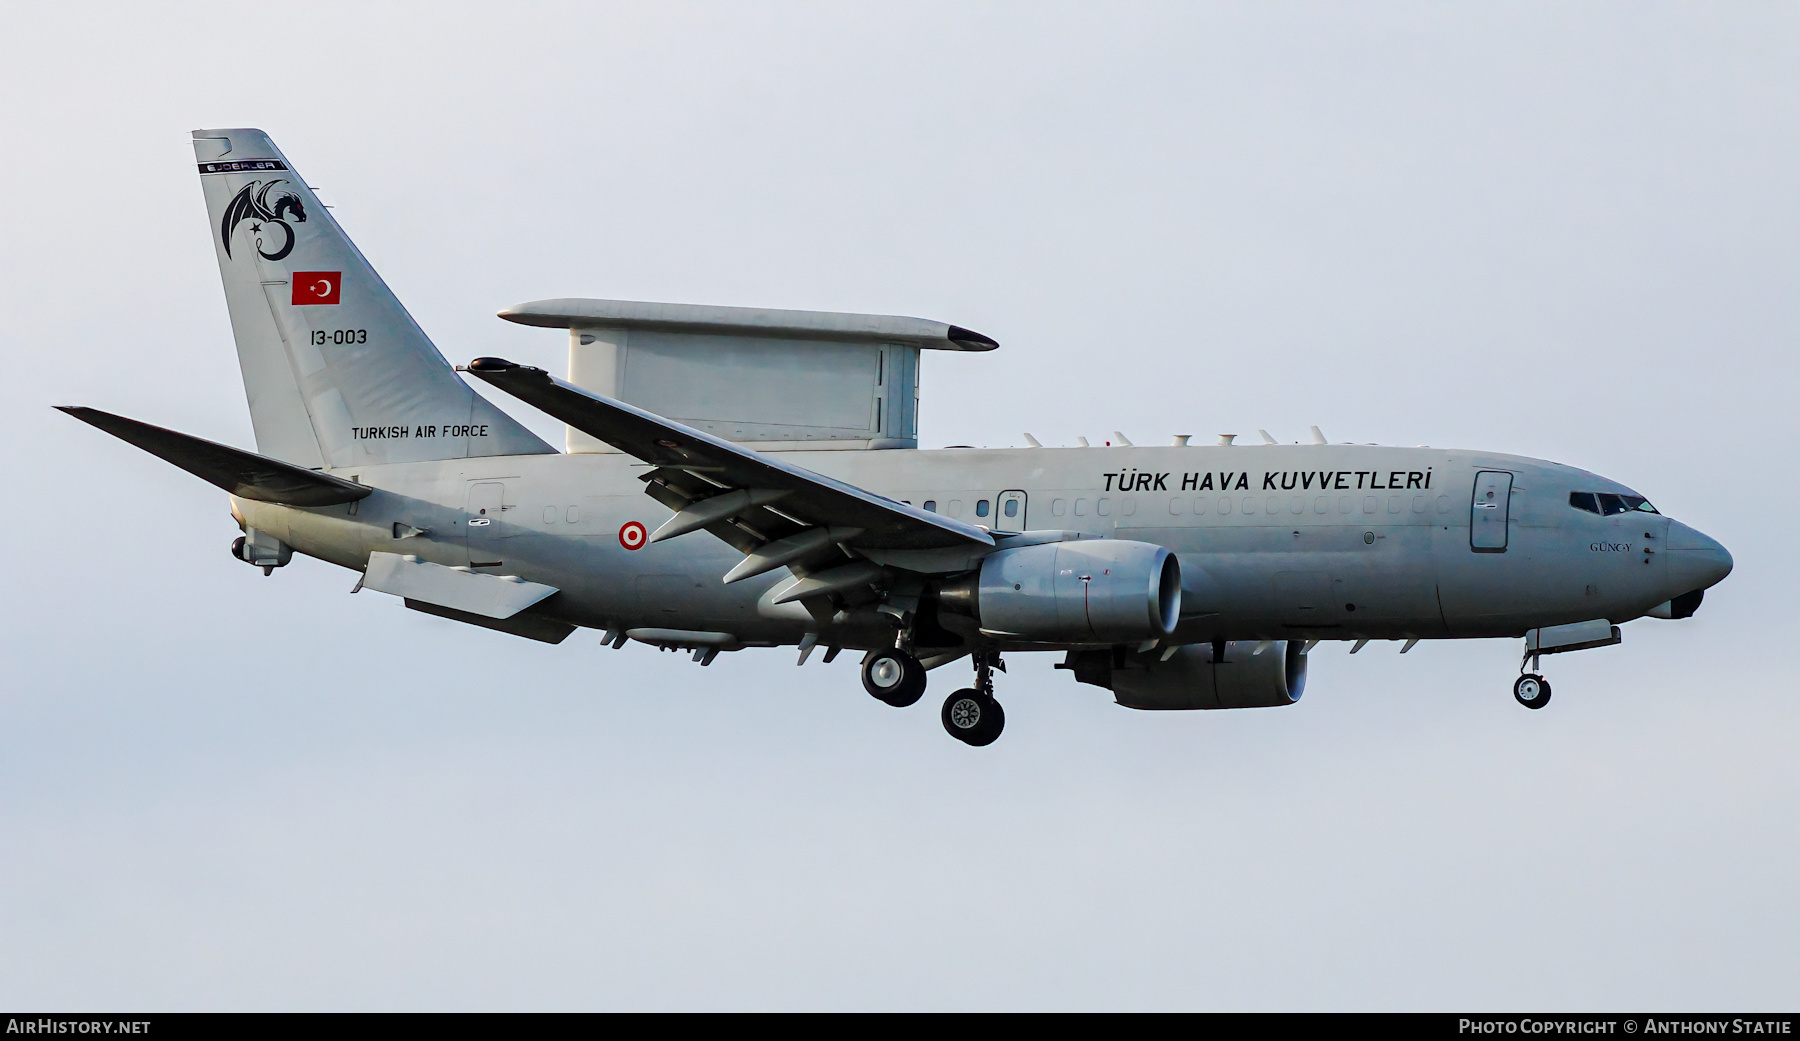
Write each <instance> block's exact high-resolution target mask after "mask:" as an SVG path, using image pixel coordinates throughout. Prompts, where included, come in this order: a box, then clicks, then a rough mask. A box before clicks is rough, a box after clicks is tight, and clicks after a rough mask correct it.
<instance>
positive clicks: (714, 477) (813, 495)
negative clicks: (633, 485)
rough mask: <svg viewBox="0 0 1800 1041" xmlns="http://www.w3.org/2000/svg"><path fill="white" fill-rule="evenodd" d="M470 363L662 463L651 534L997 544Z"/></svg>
mask: <svg viewBox="0 0 1800 1041" xmlns="http://www.w3.org/2000/svg"><path fill="white" fill-rule="evenodd" d="M465 371H467V372H468V373H469V374H470V375H473V376H479V377H480V378H481V379H483V380H486V381H487V382H488V383H491V384H493V385H494V386H496V387H498V388H500V389H501V390H504V391H506V392H507V393H508V394H511V395H512V396H514V397H516V398H518V399H519V400H521V401H524V402H526V403H527V404H529V405H532V406H534V407H535V408H538V409H540V410H542V411H543V412H545V413H548V414H549V415H551V416H553V417H555V418H557V419H560V420H562V421H563V422H564V423H567V424H568V425H570V426H572V427H574V428H576V429H577V430H580V431H582V432H583V433H586V434H589V435H591V436H593V437H596V438H599V439H600V440H601V441H604V442H606V443H607V444H609V445H612V446H613V447H614V448H617V449H618V450H619V451H621V452H624V453H625V454H627V455H631V456H635V457H637V458H638V459H641V460H643V461H644V462H646V463H650V464H652V465H653V466H655V467H656V469H655V470H653V471H651V472H650V473H648V474H646V475H645V477H644V480H645V481H646V483H647V484H649V485H650V487H649V488H647V489H646V491H648V492H649V493H650V495H651V496H652V497H653V498H655V499H657V500H658V501H659V502H662V503H663V504H664V505H666V506H669V508H671V509H673V510H675V511H676V515H675V516H674V517H673V518H671V519H670V520H669V521H668V522H667V523H665V524H664V525H663V526H662V527H661V528H659V529H657V531H656V532H655V533H653V534H651V535H650V539H651V541H657V540H659V539H661V538H673V537H675V536H676V535H681V534H685V533H687V532H689V531H697V530H700V529H701V528H705V529H706V530H707V531H710V532H712V533H713V534H715V535H718V536H719V537H720V538H722V539H725V541H727V542H729V543H731V544H732V545H734V546H736V547H737V548H738V549H739V550H741V551H743V552H745V553H753V552H755V551H757V550H758V549H761V548H763V547H767V546H769V545H770V544H771V543H776V542H780V541H784V540H789V541H791V540H796V539H797V540H800V541H799V542H796V543H795V545H796V546H799V545H802V544H803V543H804V541H805V539H806V536H807V535H808V533H809V532H815V531H818V532H826V533H830V534H831V535H832V538H831V539H830V540H829V541H831V542H849V541H854V543H855V545H856V546H857V547H858V548H859V549H860V548H865V547H866V548H877V547H879V548H881V549H959V548H971V549H972V548H976V547H988V546H992V545H994V539H993V536H991V535H989V534H988V532H987V531H986V530H985V529H983V528H981V527H978V526H976V525H973V524H965V523H963V522H962V521H958V520H954V519H952V518H949V517H945V516H943V515H942V514H937V513H931V512H928V511H926V510H921V509H918V508H916V507H913V506H909V505H907V504H905V503H902V502H896V501H894V500H893V499H889V498H886V497H885V496H881V495H876V494H874V493H873V492H869V491H866V490H864V489H862V488H858V487H856V486H855V485H851V484H846V483H844V482H843V481H838V480H834V479H833V478H830V477H826V476H824V475H823V474H817V473H814V472H812V471H811V470H807V469H805V468H803V467H799V466H794V465H793V464H791V463H788V462H784V461H782V460H780V459H776V458H773V457H771V456H767V455H764V454H762V453H760V452H755V451H752V450H750V449H748V448H745V447H743V446H742V445H738V444H733V443H732V442H730V441H726V440H724V439H723V438H719V437H714V436H713V435H711V434H707V433H704V432H702V431H699V430H695V429H693V428H692V427H688V426H684V425H682V424H680V423H676V422H673V421H671V420H668V419H664V418H663V417H661V416H658V415H655V414H654V413H651V412H646V411H644V410H643V409H641V408H637V407H635V406H633V405H628V404H626V403H625V402H623V401H615V400H613V399H612V398H606V397H601V396H600V395H598V394H593V393H590V392H588V391H585V390H582V389H581V388H580V387H576V386H574V385H572V384H569V383H565V382H563V381H562V380H559V379H557V378H555V377H554V376H551V375H550V374H549V373H548V372H545V371H544V370H543V369H539V368H534V367H532V366H529V365H519V364H516V363H514V362H510V361H506V360H504V359H500V358H477V359H475V360H474V361H473V362H470V363H469V365H468V367H467V369H466V370H465ZM671 493H672V494H671ZM821 538H823V535H821ZM777 552H779V551H777ZM792 559H798V558H792ZM777 566H779V565H777ZM734 574H735V572H734ZM740 577H747V576H740Z"/></svg>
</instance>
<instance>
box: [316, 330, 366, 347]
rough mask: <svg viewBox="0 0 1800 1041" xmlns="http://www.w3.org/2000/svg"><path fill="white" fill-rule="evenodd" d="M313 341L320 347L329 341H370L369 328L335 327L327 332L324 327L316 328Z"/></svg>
mask: <svg viewBox="0 0 1800 1041" xmlns="http://www.w3.org/2000/svg"><path fill="white" fill-rule="evenodd" d="M312 342H313V343H314V344H315V345H316V346H319V347H323V346H325V345H326V344H328V343H338V344H343V343H368V342H369V330H367V329H333V330H331V331H330V332H326V331H325V330H323V329H314V330H313V334H312Z"/></svg>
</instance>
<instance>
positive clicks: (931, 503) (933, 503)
mask: <svg viewBox="0 0 1800 1041" xmlns="http://www.w3.org/2000/svg"><path fill="white" fill-rule="evenodd" d="M925 508H926V509H927V510H929V511H930V512H932V513H936V512H937V500H936V499H926V500H925Z"/></svg>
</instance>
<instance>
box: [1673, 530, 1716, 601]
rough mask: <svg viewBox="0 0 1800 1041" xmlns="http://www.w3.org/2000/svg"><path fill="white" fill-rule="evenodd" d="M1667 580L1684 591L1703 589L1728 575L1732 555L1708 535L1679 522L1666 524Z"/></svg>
mask: <svg viewBox="0 0 1800 1041" xmlns="http://www.w3.org/2000/svg"><path fill="white" fill-rule="evenodd" d="M1667 545H1668V551H1669V578H1670V580H1671V581H1672V582H1673V583H1675V584H1676V585H1679V586H1680V587H1681V589H1682V591H1683V592H1687V591H1689V590H1695V589H1706V588H1708V587H1710V586H1715V585H1718V584H1719V583H1720V582H1722V581H1724V579H1725V576H1726V575H1729V574H1731V554H1730V552H1728V551H1727V550H1726V549H1725V547H1724V546H1721V545H1719V543H1718V542H1717V541H1716V540H1714V539H1712V538H1711V537H1709V536H1707V535H1703V534H1701V533H1700V532H1698V531H1696V530H1694V529H1693V528H1690V527H1688V526H1687V525H1685V524H1683V523H1681V522H1680V521H1676V520H1672V521H1670V522H1669V541H1668V544H1667Z"/></svg>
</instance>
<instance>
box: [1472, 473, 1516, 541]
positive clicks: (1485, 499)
mask: <svg viewBox="0 0 1800 1041" xmlns="http://www.w3.org/2000/svg"><path fill="white" fill-rule="evenodd" d="M1512 479H1513V475H1512V474H1510V473H1507V472H1505V471H1504V470H1483V471H1481V472H1480V473H1478V474H1476V475H1475V497H1474V501H1473V502H1471V503H1470V504H1469V548H1470V549H1472V550H1474V551H1475V552H1477V553H1505V552H1506V524H1507V515H1508V514H1510V513H1511V512H1512Z"/></svg>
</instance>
